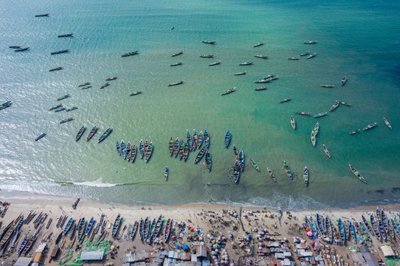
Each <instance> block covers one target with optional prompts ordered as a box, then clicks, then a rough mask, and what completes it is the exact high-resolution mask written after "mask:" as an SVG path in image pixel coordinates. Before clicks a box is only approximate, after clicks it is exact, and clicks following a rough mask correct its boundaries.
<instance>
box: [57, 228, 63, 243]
mask: <svg viewBox="0 0 400 266" xmlns="http://www.w3.org/2000/svg"><path fill="white" fill-rule="evenodd" d="M62 237H63V232H62V231H61V232H60V234H59V235H58V236H57V238H56V241H55V243H56V245H58V243H60V241H61V239H62Z"/></svg>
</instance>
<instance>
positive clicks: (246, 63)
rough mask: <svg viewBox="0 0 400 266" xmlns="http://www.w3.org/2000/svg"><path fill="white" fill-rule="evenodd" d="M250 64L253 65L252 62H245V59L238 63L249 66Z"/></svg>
mask: <svg viewBox="0 0 400 266" xmlns="http://www.w3.org/2000/svg"><path fill="white" fill-rule="evenodd" d="M251 65H253V62H247V61H246V62H242V63H240V64H239V66H251Z"/></svg>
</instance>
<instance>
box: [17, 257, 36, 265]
mask: <svg viewBox="0 0 400 266" xmlns="http://www.w3.org/2000/svg"><path fill="white" fill-rule="evenodd" d="M31 261H32V258H28V257H19V258H18V260H17V261H16V262H15V264H14V266H29V264H31Z"/></svg>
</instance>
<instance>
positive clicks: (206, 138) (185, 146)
mask: <svg viewBox="0 0 400 266" xmlns="http://www.w3.org/2000/svg"><path fill="white" fill-rule="evenodd" d="M168 149H169V154H170V156H171V157H175V158H178V157H179V158H180V160H183V161H185V162H186V161H187V159H188V158H189V154H190V152H194V151H196V150H198V153H197V155H196V158H195V160H194V163H195V164H198V163H199V162H200V161H201V160H202V159H203V158H204V157H205V165H206V167H207V169H208V170H209V171H210V172H211V168H212V156H211V154H210V152H209V149H210V134H209V133H208V131H207V129H204V130H203V131H202V130H201V131H200V132H199V133H197V131H196V129H193V135H191V134H190V131H189V130H188V129H186V139H179V138H178V137H177V138H176V139H175V141H174V140H173V139H172V137H171V138H170V140H169V144H168Z"/></svg>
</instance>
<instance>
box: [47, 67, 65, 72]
mask: <svg viewBox="0 0 400 266" xmlns="http://www.w3.org/2000/svg"><path fill="white" fill-rule="evenodd" d="M62 69H63V68H62V67H55V68H52V69H50V70H49V72H54V71H60V70H62Z"/></svg>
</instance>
